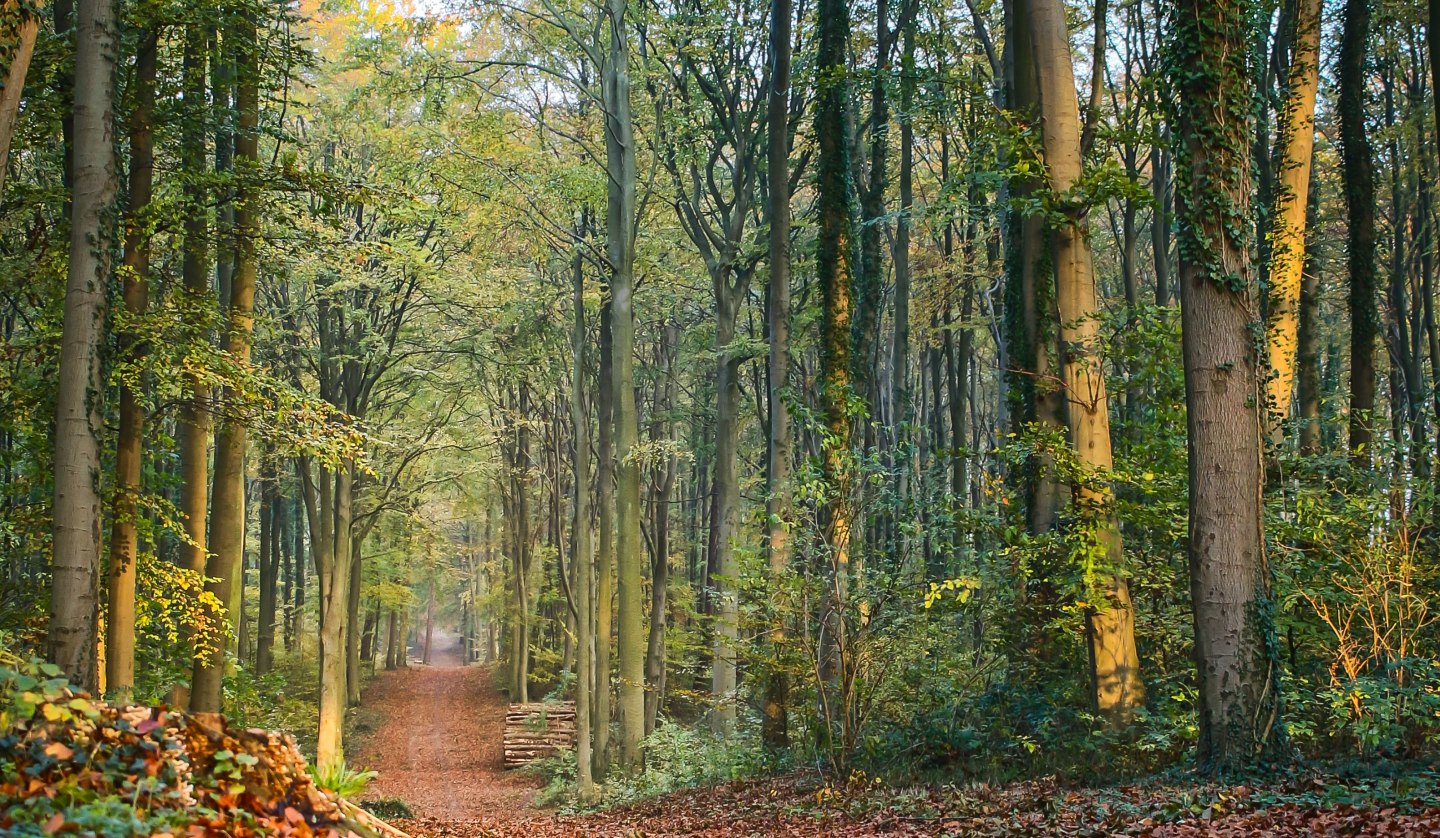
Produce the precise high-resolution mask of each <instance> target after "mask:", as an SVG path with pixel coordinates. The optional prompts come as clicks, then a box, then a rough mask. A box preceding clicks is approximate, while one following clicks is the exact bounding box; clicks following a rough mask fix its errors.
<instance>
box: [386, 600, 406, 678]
mask: <svg viewBox="0 0 1440 838" xmlns="http://www.w3.org/2000/svg"><path fill="white" fill-rule="evenodd" d="M403 651H404V650H402V649H401V648H400V622H399V620H398V619H397V618H396V616H395V609H394V608H391V609H390V614H389V616H388V617H386V619H385V669H386V670H391V669H394V668H395V667H397V666H399V661H400V654H401V652H403Z"/></svg>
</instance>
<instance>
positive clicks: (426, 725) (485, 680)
mask: <svg viewBox="0 0 1440 838" xmlns="http://www.w3.org/2000/svg"><path fill="white" fill-rule="evenodd" d="M462 654H463V650H462V649H461V647H460V642H459V639H458V638H456V637H455V636H453V635H450V634H446V633H443V632H438V631H437V632H436V636H435V638H434V641H433V642H432V646H431V656H430V661H431V662H430V665H429V666H425V665H412V666H410V667H409V668H408V669H396V670H391V671H388V672H385V671H382V672H378V673H376V675H375V679H374V680H373V681H371V682H370V684H369V685H368V686H367V687H366V689H365V704H364V716H363V719H364V727H365V728H368V729H369V730H367V731H366V732H365V733H362V737H361V740H360V743H359V747H358V748H357V749H356V751H355V753H353V754H351V755H349V759H348V761H349V762H350V764H352V765H356V766H364V767H366V768H371V769H374V770H376V771H378V772H379V775H380V776H379V777H377V778H376V779H375V780H374V781H372V782H371V783H370V786H369V788H368V789H367V790H366V793H365V799H369V800H378V799H384V798H392V799H394V798H398V799H400V800H403V801H405V803H406V805H408V806H409V807H410V809H411V811H413V812H414V813H415V814H416V816H417V817H422V818H426V819H431V820H433V821H435V822H446V823H463V824H466V825H467V828H471V829H472V830H473V831H472V832H471V834H475V835H483V834H485V832H484V831H483V830H487V829H495V828H497V827H500V826H504V825H507V824H510V823H512V822H515V821H517V820H525V819H529V818H532V817H534V816H535V815H536V814H537V813H536V812H535V810H533V809H530V808H529V804H530V798H531V797H533V796H534V794H535V790H536V787H537V780H536V779H535V778H534V777H532V776H530V775H527V774H523V773H517V772H513V771H508V772H507V771H506V770H505V769H504V764H503V763H504V752H503V749H502V745H501V740H502V732H503V730H504V727H505V708H506V702H507V699H506V698H505V696H503V695H501V694H500V692H499V690H497V689H495V687H494V685H493V684H492V672H491V670H490V668H489V667H481V666H466V665H465V662H464V660H463V658H462Z"/></svg>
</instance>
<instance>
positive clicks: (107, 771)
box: [0, 687, 372, 838]
mask: <svg viewBox="0 0 1440 838" xmlns="http://www.w3.org/2000/svg"><path fill="white" fill-rule="evenodd" d="M21 699H22V700H23V701H25V702H26V703H24V704H23V705H22V706H23V708H24V709H26V710H28V709H29V708H30V707H32V706H33V708H34V709H33V712H31V713H29V714H28V716H27V715H25V714H23V713H22V714H21V715H20V716H19V717H18V718H17V717H13V716H12V717H11V718H10V719H9V721H8V724H6V725H0V748H3V751H4V753H3V755H0V756H3V758H0V763H5V764H6V765H5V768H6V770H5V771H3V772H0V834H9V830H10V829H11V828H12V827H16V820H17V818H18V817H19V816H20V815H21V814H22V813H23V811H24V810H25V809H26V808H27V807H29V806H30V804H35V803H38V804H42V805H43V807H44V810H49V809H51V808H53V809H54V810H55V814H54V815H52V816H51V818H50V821H49V822H47V823H45V824H44V827H43V831H44V832H45V833H46V834H65V833H77V832H94V831H95V828H94V827H93V826H92V827H89V828H85V827H82V826H80V825H79V824H77V823H71V822H69V817H68V816H69V815H70V813H71V812H72V811H73V810H75V809H76V808H77V807H78V806H79V805H81V804H84V803H85V802H87V801H96V800H107V799H108V800H114V799H119V800H123V801H125V802H126V803H129V804H131V808H132V809H133V810H134V812H135V813H136V815H138V816H139V817H141V818H142V819H144V820H145V822H147V823H161V824H167V825H170V828H173V829H174V831H173V832H156V833H155V834H156V835H162V836H163V835H171V836H173V835H175V834H180V835H188V836H196V838H199V836H211V835H214V836H219V835H224V836H232V837H233V838H248V836H258V835H280V836H295V838H312V836H324V838H352V837H355V838H358V836H361V835H369V834H372V832H371V830H370V829H368V828H366V826H365V825H362V824H361V823H360V822H358V821H356V819H355V816H354V815H353V814H352V811H353V810H352V808H351V807H350V806H349V805H348V804H346V803H345V802H344V801H342V800H341V799H340V798H338V797H336V796H335V795H333V794H331V793H329V792H327V791H324V790H322V789H320V788H319V787H317V786H316V785H315V784H314V782H313V781H312V780H311V777H310V775H309V773H308V772H307V770H306V765H305V759H304V757H302V756H301V755H300V752H299V750H298V749H297V748H296V746H295V743H294V740H292V739H291V738H290V737H288V736H284V735H282V734H278V733H272V732H268V731H263V730H245V729H240V728H237V727H236V726H234V725H232V724H230V723H229V722H227V721H226V720H225V719H224V718H223V717H222V716H219V715H212V714H202V715H195V716H191V715H187V714H184V713H179V712H175V711H172V710H168V709H166V708H164V707H146V706H133V707H115V706H112V705H109V704H105V703H102V702H98V701H92V700H90V699H89V698H88V697H87V696H85V695H83V694H79V693H75V692H72V691H71V690H69V689H67V688H63V687H62V688H53V687H52V688H50V689H48V690H47V689H40V688H37V689H36V690H34V691H32V692H29V693H25V694H23V695H22V696H21ZM38 797H45V798H48V800H34V799H33V798H38ZM31 808H32V809H33V807H31ZM361 817H362V818H363V815H362V816H361ZM177 826H178V828H175V827H177ZM17 828H18V827H17Z"/></svg>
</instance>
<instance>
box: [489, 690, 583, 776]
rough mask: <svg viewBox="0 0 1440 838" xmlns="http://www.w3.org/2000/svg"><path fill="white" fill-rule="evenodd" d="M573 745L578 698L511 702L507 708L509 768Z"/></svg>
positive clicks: (506, 749) (506, 741)
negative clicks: (545, 701) (539, 701)
mask: <svg viewBox="0 0 1440 838" xmlns="http://www.w3.org/2000/svg"><path fill="white" fill-rule="evenodd" d="M573 747H575V702H573V701H566V702H561V703H558V704H542V703H531V704H511V705H510V707H509V709H508V710H507V711H506V713H505V767H506V768H519V767H521V766H523V765H528V764H529V763H531V762H534V761H535V760H537V759H544V758H546V757H549V756H553V755H555V754H557V753H559V752H560V751H568V750H570V749H571V748H573Z"/></svg>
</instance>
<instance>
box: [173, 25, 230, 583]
mask: <svg viewBox="0 0 1440 838" xmlns="http://www.w3.org/2000/svg"><path fill="white" fill-rule="evenodd" d="M205 36H206V33H205V27H203V26H202V25H201V24H199V23H191V24H189V25H187V26H186V28H185V58H184V71H183V76H182V85H183V88H184V89H183V106H184V112H185V120H184V121H183V122H182V123H181V126H180V153H181V158H182V159H181V165H182V167H183V168H184V170H185V174H186V178H187V181H186V184H185V201H186V203H187V204H188V205H189V206H188V207H187V210H186V213H185V228H184V249H185V256H184V261H183V263H182V265H181V277H182V285H183V288H184V293H183V297H182V299H183V301H184V308H183V311H184V315H185V326H186V328H187V329H188V330H189V331H190V339H191V340H200V339H202V336H203V335H204V328H205V326H204V324H205V321H206V317H205V311H206V306H207V302H208V299H209V296H210V270H209V267H210V266H209V259H210V257H209V253H208V241H209V226H210V225H209V211H208V208H207V207H206V190H205V187H204V186H203V184H204V182H205V178H206V172H205V171H204V169H205V124H206V121H207V120H206V116H207V115H206V113H205V71H206V47H205ZM228 154H229V152H228V149H227V147H226V144H225V143H223V142H217V143H216V152H215V155H216V156H215V166H216V168H217V169H219V168H221V166H222V165H225V166H228V165H229V163H228V160H229V157H228ZM205 339H207V340H208V338H205ZM185 390H186V394H185V398H184V401H182V402H181V404H180V410H179V417H178V422H177V424H178V425H179V434H178V436H179V439H178V446H177V447H178V448H179V458H180V500H179V506H180V513H181V514H182V515H183V516H184V519H185V537H186V539H185V542H184V543H182V544H181V545H180V557H181V564H183V565H184V566H185V567H186V568H187V569H189V570H192V571H194V572H196V573H203V572H204V571H205V562H206V559H207V556H208V550H207V549H206V543H207V539H206V531H205V520H206V515H207V513H208V511H209V503H210V404H209V402H210V388H209V386H208V385H206V384H204V383H203V381H202V380H201V377H200V374H199V373H193V374H191V375H190V376H188V377H187V380H186V384H185Z"/></svg>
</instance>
